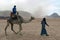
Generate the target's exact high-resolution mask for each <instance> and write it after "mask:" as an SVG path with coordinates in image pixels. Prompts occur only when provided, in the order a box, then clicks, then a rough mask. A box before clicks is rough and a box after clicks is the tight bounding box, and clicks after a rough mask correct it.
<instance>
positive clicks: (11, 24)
mask: <svg viewBox="0 0 60 40" xmlns="http://www.w3.org/2000/svg"><path fill="white" fill-rule="evenodd" d="M11 30H12V31H13V32H14V33H15V34H17V33H16V32H15V31H14V30H13V24H11Z"/></svg>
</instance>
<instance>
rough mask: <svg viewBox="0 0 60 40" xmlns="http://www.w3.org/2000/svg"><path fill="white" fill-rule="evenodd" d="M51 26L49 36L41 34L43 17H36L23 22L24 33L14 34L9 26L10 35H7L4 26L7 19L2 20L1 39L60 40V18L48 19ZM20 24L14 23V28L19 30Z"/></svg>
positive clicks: (0, 23) (48, 29) (47, 28)
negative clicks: (28, 21)
mask: <svg viewBox="0 0 60 40" xmlns="http://www.w3.org/2000/svg"><path fill="white" fill-rule="evenodd" d="M47 23H48V24H49V27H48V26H46V30H47V32H48V34H49V36H41V35H40V33H41V19H35V20H33V21H31V22H30V23H23V24H22V28H23V30H22V35H20V34H14V33H13V32H12V31H11V27H10V26H9V27H8V29H7V34H8V36H6V35H5V32H4V28H5V27H6V25H7V23H6V20H0V40H60V19H59V18H57V19H47ZM18 27H19V26H18V25H14V30H15V31H18Z"/></svg>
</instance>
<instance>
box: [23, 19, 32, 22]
mask: <svg viewBox="0 0 60 40" xmlns="http://www.w3.org/2000/svg"><path fill="white" fill-rule="evenodd" d="M31 21H32V20H31V19H30V20H24V21H23V23H29V22H31Z"/></svg>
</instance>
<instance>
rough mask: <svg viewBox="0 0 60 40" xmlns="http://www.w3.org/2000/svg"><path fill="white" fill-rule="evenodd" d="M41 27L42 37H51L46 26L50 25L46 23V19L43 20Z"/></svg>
mask: <svg viewBox="0 0 60 40" xmlns="http://www.w3.org/2000/svg"><path fill="white" fill-rule="evenodd" d="M41 25H42V30H41V35H44V34H45V35H46V36H49V35H48V34H47V31H46V29H45V27H46V25H47V26H49V25H48V24H47V22H46V18H43V20H42V21H41Z"/></svg>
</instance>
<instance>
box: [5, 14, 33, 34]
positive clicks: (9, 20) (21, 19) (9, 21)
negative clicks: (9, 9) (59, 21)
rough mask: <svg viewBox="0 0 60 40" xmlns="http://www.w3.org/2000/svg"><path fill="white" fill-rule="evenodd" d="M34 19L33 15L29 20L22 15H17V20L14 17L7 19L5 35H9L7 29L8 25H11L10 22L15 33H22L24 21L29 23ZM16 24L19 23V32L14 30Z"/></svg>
mask: <svg viewBox="0 0 60 40" xmlns="http://www.w3.org/2000/svg"><path fill="white" fill-rule="evenodd" d="M32 20H34V17H32V16H31V19H30V20H28V21H27V20H24V19H23V17H21V16H20V15H19V16H17V19H15V20H14V19H12V18H9V19H7V25H6V27H5V35H7V32H6V30H7V28H8V26H9V24H11V30H12V31H13V32H14V33H15V34H17V33H20V32H21V30H22V23H29V22H31V21H32ZM14 24H18V25H19V31H18V32H15V31H14V30H13V25H14Z"/></svg>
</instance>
